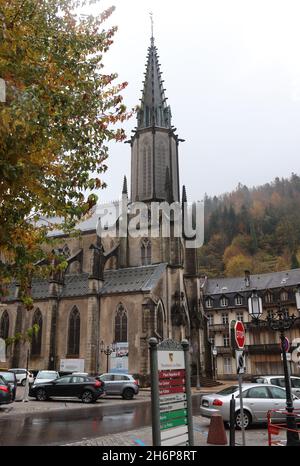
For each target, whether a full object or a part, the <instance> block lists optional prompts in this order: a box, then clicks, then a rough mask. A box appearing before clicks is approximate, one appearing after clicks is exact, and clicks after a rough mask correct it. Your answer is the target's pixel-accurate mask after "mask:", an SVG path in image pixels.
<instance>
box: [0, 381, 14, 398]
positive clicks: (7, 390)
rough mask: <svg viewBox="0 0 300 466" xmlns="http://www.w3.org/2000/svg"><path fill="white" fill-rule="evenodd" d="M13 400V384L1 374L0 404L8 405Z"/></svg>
mask: <svg viewBox="0 0 300 466" xmlns="http://www.w3.org/2000/svg"><path fill="white" fill-rule="evenodd" d="M12 402H13V394H12V389H11V386H10V385H9V384H8V382H6V380H5V379H4V378H3V377H2V376H1V375H0V405H7V404H9V403H12Z"/></svg>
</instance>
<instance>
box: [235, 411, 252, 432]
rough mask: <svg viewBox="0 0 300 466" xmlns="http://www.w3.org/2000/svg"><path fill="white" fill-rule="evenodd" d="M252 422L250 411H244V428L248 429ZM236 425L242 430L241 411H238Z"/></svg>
mask: <svg viewBox="0 0 300 466" xmlns="http://www.w3.org/2000/svg"><path fill="white" fill-rule="evenodd" d="M251 422H252V419H251V414H250V413H249V412H248V411H245V410H244V428H245V429H248V427H249V426H250V424H251ZM235 425H236V428H237V429H239V430H241V428H242V416H241V412H240V411H238V412H237V413H236V415H235Z"/></svg>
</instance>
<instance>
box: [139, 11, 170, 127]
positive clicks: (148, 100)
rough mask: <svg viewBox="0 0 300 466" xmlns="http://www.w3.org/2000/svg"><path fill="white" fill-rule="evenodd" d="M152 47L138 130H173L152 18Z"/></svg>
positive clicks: (149, 50) (149, 54)
mask: <svg viewBox="0 0 300 466" xmlns="http://www.w3.org/2000/svg"><path fill="white" fill-rule="evenodd" d="M151 24H152V27H151V34H152V35H151V45H150V47H149V49H148V56H147V65H146V72H145V81H144V89H143V94H142V98H141V105H140V109H139V111H138V117H137V119H138V125H137V127H138V129H140V128H147V127H149V126H158V127H162V128H168V129H171V108H170V107H169V106H168V105H167V104H166V101H167V97H166V96H165V89H164V87H163V80H162V79H161V75H162V73H161V71H160V64H159V61H158V55H157V47H155V45H154V37H153V18H152V16H151Z"/></svg>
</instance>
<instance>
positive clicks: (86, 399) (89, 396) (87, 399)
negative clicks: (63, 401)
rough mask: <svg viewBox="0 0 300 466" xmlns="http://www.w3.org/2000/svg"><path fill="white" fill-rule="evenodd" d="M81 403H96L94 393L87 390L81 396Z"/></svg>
mask: <svg viewBox="0 0 300 466" xmlns="http://www.w3.org/2000/svg"><path fill="white" fill-rule="evenodd" d="M81 401H82V402H83V403H93V401H94V395H93V393H92V392H91V391H90V390H86V391H85V392H83V394H82V396H81Z"/></svg>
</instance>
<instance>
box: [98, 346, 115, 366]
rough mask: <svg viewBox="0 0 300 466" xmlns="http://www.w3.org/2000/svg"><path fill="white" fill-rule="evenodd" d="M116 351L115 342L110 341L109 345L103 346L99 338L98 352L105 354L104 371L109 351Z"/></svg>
mask: <svg viewBox="0 0 300 466" xmlns="http://www.w3.org/2000/svg"><path fill="white" fill-rule="evenodd" d="M116 351H117V345H116V344H115V343H112V344H111V345H106V347H105V344H104V341H103V340H101V343H100V352H101V353H104V354H105V355H106V372H108V363H109V356H110V355H111V353H115V352H116Z"/></svg>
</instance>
